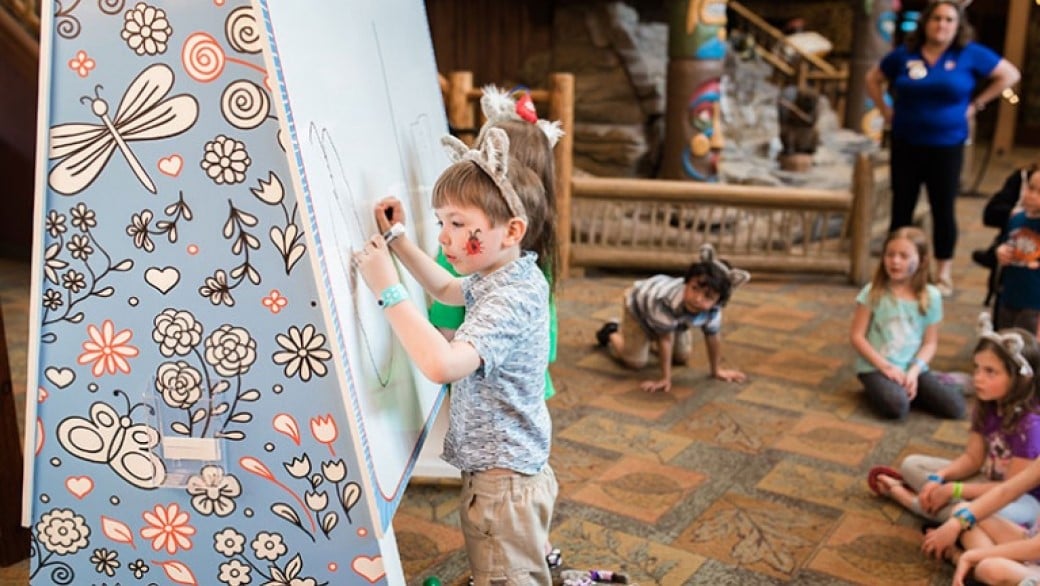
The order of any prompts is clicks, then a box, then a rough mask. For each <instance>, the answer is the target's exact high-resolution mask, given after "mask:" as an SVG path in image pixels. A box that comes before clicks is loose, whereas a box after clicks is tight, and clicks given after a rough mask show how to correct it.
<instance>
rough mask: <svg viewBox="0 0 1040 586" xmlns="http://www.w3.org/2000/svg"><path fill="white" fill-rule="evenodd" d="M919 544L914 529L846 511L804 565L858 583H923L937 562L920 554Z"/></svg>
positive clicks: (933, 570) (927, 582)
mask: <svg viewBox="0 0 1040 586" xmlns="http://www.w3.org/2000/svg"><path fill="white" fill-rule="evenodd" d="M920 546H921V533H920V532H919V531H918V530H917V529H914V528H912V527H901V526H898V525H892V524H889V523H885V522H883V521H877V520H876V519H872V518H870V517H865V516H861V515H853V514H849V515H846V516H845V517H844V518H842V520H841V523H839V524H838V527H837V529H836V530H835V531H834V533H832V534H831V536H830V538H829V539H827V541H826V542H825V543H824V544H823V546H822V547H821V548H820V551H819V552H817V553H816V555H815V556H813V559H812V560H811V561H810V562H809V564H808V565H809V567H810V568H812V569H813V570H816V571H819V572H823V573H825V574H830V575H831V576H837V577H840V578H842V579H844V580H849V581H854V582H857V583H859V584H867V585H871V586H882V585H887V584H891V585H896V584H899V585H903V586H911V585H920V586H925V585H927V584H930V583H931V578H932V576H934V575H935V573H936V569H937V567H938V565H937V562H934V561H932V560H929V559H927V558H926V557H925V556H923V555H921V553H920Z"/></svg>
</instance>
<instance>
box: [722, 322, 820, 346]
mask: <svg viewBox="0 0 1040 586" xmlns="http://www.w3.org/2000/svg"><path fill="white" fill-rule="evenodd" d="M726 343H727V344H746V345H748V346H754V347H756V348H764V349H766V350H774V351H775V350H780V349H783V348H787V347H789V346H790V345H791V336H790V334H787V333H784V332H777V331H773V330H768V329H763V328H746V327H745V328H739V329H737V330H736V331H732V332H727V333H726ZM826 345H827V342H826V341H824V340H807V341H806V342H805V350H806V351H807V352H818V351H820V350H823V348H825V347H826Z"/></svg>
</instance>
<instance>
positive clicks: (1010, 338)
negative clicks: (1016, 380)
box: [975, 311, 1033, 376]
mask: <svg viewBox="0 0 1040 586" xmlns="http://www.w3.org/2000/svg"><path fill="white" fill-rule="evenodd" d="M975 329H976V331H977V332H978V334H979V337H980V338H985V339H986V340H989V341H991V342H993V343H994V344H996V345H998V346H1000V347H1001V348H1003V349H1004V351H1005V352H1007V354H1008V356H1010V357H1011V359H1012V360H1014V361H1015V364H1017V365H1018V374H1020V375H1022V376H1033V367H1032V366H1030V365H1029V361H1028V360H1026V357H1025V356H1023V355H1022V348H1024V347H1025V341H1024V340H1022V336H1020V335H1019V334H1018V333H1017V332H1007V333H1004V334H1001V333H999V332H995V331H993V319H992V318H991V317H990V315H989V313H987V312H985V311H983V312H982V313H980V314H979V321H978V324H977V325H976V327H975Z"/></svg>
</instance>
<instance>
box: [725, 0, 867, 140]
mask: <svg viewBox="0 0 1040 586" xmlns="http://www.w3.org/2000/svg"><path fill="white" fill-rule="evenodd" d="M727 6H728V7H729V9H730V15H731V16H732V17H734V18H731V22H730V25H732V27H733V28H734V29H737V30H740V31H741V32H743V33H744V34H746V35H748V36H750V37H751V38H752V39H754V42H755V52H756V53H758V56H759V57H760V58H761V59H762V60H763V61H765V62H766V63H768V64H769V65H771V66H772V67H773V69H774V71H775V72H776V74H777V76H778V77H779V85H781V86H785V85H789V84H794V85H796V86H798V87H799V88H807V87H808V88H812V89H814V90H816V91H817V92H819V94H820V95H821V96H826V97H827V99H828V100H829V101H830V103H831V107H832V108H834V111H835V112H836V113H837V114H838V119H839V120H842V119H844V115H845V100H846V95H847V92H848V80H849V68H848V65H847V64H845V63H842V64H839V65H834V64H832V63H830V62H829V61H827V60H826V59H824V58H822V57H820V56H818V55H814V54H812V53H808V52H806V51H804V50H803V49H802V48H801V47H799V46H798V45H796V44H793V43H791V42H790V41H789V40H788V39H787V35H785V34H784V33H783V32H781V31H780V30H778V29H777V28H776V27H774V26H773V25H771V24H769V23H768V22H766V21H765V19H763V18H762V17H761V16H759V15H758V14H756V13H755V12H754V11H752V10H751V9H750V8H748V7H747V6H745V5H743V4H741V3H740V2H738V1H737V0H729V2H728V3H727Z"/></svg>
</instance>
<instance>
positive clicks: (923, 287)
mask: <svg viewBox="0 0 1040 586" xmlns="http://www.w3.org/2000/svg"><path fill="white" fill-rule="evenodd" d="M895 240H909V241H910V242H911V243H913V245H914V248H916V249H917V256H918V258H919V260H920V264H919V265H918V267H917V271H916V272H914V276H913V277H911V278H910V288H911V289H912V290H913V292H914V297H916V298H917V309H918V310H919V311H920V312H921V315H925V314H926V313H928V303H929V302H928V266H929V264H931V262H930V261H931V252H929V250H928V237H927V236H925V234H924V232H923V231H921V229H920V228H915V227H914V226H904V227H902V228H897V229H896V230H895V231H893V232H892V233H890V234H889V235H888V237H887V238H885V243H884V244H883V245H881V262H879V263H878V267H877V270H876V271H874V278H873V279H872V280H871V281H870V297H869V299H870V306H871V307H877V304H878V303H879V302H880V301H881V298H882V297H884V296H885V294H886V293H887V292H888V285H889V278H888V271H886V270H885V252H886V251H887V250H888V245H889V243H890V242H892V241H895Z"/></svg>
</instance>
